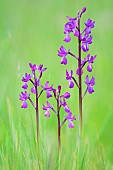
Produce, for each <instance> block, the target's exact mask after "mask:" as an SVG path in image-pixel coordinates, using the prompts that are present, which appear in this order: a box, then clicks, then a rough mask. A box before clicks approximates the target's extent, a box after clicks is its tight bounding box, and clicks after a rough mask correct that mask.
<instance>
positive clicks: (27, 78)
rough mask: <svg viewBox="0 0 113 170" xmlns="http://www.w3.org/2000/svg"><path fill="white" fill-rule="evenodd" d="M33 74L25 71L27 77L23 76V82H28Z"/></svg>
mask: <svg viewBox="0 0 113 170" xmlns="http://www.w3.org/2000/svg"><path fill="white" fill-rule="evenodd" d="M31 77H32V76H31V75H30V74H28V73H25V77H22V81H23V82H28V81H29V80H30V79H31Z"/></svg>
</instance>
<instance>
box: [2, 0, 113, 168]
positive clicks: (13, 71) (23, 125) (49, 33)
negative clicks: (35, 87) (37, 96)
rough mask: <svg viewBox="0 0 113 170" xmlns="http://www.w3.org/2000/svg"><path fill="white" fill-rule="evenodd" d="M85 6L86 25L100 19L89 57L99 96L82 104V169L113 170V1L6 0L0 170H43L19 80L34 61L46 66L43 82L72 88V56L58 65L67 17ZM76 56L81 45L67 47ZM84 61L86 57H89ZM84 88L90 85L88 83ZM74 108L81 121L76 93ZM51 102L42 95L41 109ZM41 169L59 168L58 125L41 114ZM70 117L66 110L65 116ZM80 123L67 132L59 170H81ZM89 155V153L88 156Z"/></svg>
mask: <svg viewBox="0 0 113 170" xmlns="http://www.w3.org/2000/svg"><path fill="white" fill-rule="evenodd" d="M84 6H86V7H87V12H86V13H85V14H84V15H83V18H82V20H83V22H85V21H86V20H87V18H89V17H90V18H91V19H92V20H95V21H96V25H95V29H93V30H92V33H93V37H94V39H93V44H92V45H91V46H90V53H91V54H92V55H94V54H97V59H96V61H95V63H94V69H93V73H92V74H93V75H94V76H95V77H96V85H95V93H94V94H93V95H91V96H90V95H87V96H86V97H85V98H84V102H83V155H82V160H83V161H82V164H84V166H83V165H82V167H81V169H83V168H84V169H86V170H87V169H89V170H90V169H91V170H93V169H95V170H97V169H99V170H100V169H101V170H102V169H108V170H112V169H113V129H112V128H113V73H112V67H113V52H112V50H113V48H112V47H113V1H112V0H108V1H106V0H103V1H95V0H87V1H86V2H85V1H82V0H71V1H70V0H46V1H45V0H1V1H0V64H1V66H0V80H1V81H0V169H1V170H7V169H9V170H10V169H15V170H16V169H18V170H20V169H38V163H39V160H38V158H37V152H36V146H35V113H34V110H33V108H32V107H31V106H30V107H29V109H27V110H22V109H21V108H20V107H21V102H20V101H19V93H20V92H21V85H22V83H21V77H22V76H23V75H24V73H25V72H26V71H30V70H29V67H28V63H29V62H32V63H36V64H37V65H38V64H40V63H43V64H44V66H46V67H47V68H48V70H47V71H46V73H44V76H43V82H45V81H47V80H49V81H50V82H51V84H52V83H54V84H55V86H57V85H58V84H59V83H60V84H61V85H63V92H64V91H66V90H67V89H68V83H67V81H66V80H65V69H66V68H68V69H71V68H72V69H74V68H75V65H76V64H75V62H74V60H73V59H71V58H70V61H69V64H68V65H67V66H66V67H65V66H62V65H60V58H59V57H57V50H58V49H59V47H60V46H61V45H65V44H64V42H63V38H64V35H63V27H64V23H65V22H66V21H67V20H66V18H65V16H66V15H69V16H72V17H74V16H75V15H76V14H77V12H78V11H79V10H80V9H81V8H82V7H84ZM65 46H66V47H67V48H71V49H72V51H73V52H75V54H76V53H77V41H76V40H75V39H73V41H72V42H71V43H69V44H66V45H65ZM83 56H84V55H83ZM84 88H85V86H84ZM69 91H70V92H71V94H72V96H71V99H70V101H69V105H70V107H71V108H72V111H73V113H76V115H77V117H78V103H77V98H78V93H77V89H74V90H69ZM42 103H45V99H44V95H43V97H42V98H41V100H40V109H41V107H42ZM40 114H41V117H40V126H41V128H40V130H41V131H40V132H41V133H40V139H41V142H40V143H41V153H42V154H41V155H42V157H41V161H40V162H41V167H40V169H52V170H54V169H57V168H58V166H57V161H56V160H57V158H56V153H57V133H56V132H57V127H56V124H57V121H56V119H55V116H54V115H52V116H51V118H50V119H49V120H48V119H47V118H45V117H44V116H43V114H44V113H43V111H41V113H40ZM63 114H64V113H63V112H62V115H63ZM77 140H78V121H76V122H75V129H73V130H71V129H68V128H67V126H66V125H65V126H64V127H63V129H62V145H63V152H62V156H61V157H62V158H61V160H62V161H61V163H60V165H59V166H60V167H61V169H68V170H71V169H73V170H74V169H77V144H78V143H77ZM84 155H85V156H84Z"/></svg>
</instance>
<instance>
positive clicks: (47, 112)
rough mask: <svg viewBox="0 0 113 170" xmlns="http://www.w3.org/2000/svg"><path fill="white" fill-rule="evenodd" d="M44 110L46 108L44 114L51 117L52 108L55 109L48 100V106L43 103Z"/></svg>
mask: <svg viewBox="0 0 113 170" xmlns="http://www.w3.org/2000/svg"><path fill="white" fill-rule="evenodd" d="M42 109H43V110H46V112H45V114H44V116H46V117H50V110H51V109H53V105H51V104H50V103H49V102H48V101H46V106H44V105H43V108H42Z"/></svg>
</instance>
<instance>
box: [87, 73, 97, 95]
mask: <svg viewBox="0 0 113 170" xmlns="http://www.w3.org/2000/svg"><path fill="white" fill-rule="evenodd" d="M85 83H86V85H87V90H88V92H89V94H92V93H93V92H94V89H93V86H94V85H95V78H94V77H93V76H92V78H91V80H89V76H88V75H87V76H86V81H85Z"/></svg>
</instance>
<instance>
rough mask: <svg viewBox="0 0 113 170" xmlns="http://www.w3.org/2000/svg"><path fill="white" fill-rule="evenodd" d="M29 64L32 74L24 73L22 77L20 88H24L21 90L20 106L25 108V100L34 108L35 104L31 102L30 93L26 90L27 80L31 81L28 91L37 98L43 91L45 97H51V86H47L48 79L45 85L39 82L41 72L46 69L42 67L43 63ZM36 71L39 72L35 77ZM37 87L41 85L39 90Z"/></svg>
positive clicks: (26, 105)
mask: <svg viewBox="0 0 113 170" xmlns="http://www.w3.org/2000/svg"><path fill="white" fill-rule="evenodd" d="M29 66H30V68H31V71H32V74H29V73H25V76H24V77H22V82H23V83H24V84H23V85H22V88H23V89H24V92H21V95H20V100H22V106H21V107H22V108H24V109H25V108H27V107H28V104H27V100H29V101H30V102H31V104H32V105H33V107H34V108H35V109H36V106H35V104H34V103H33V101H32V99H31V97H30V93H28V92H27V90H28V82H31V83H32V88H31V89H30V92H31V93H33V94H35V95H37V98H39V97H40V96H41V94H42V92H43V91H46V97H47V98H49V97H51V96H52V95H51V90H52V86H49V81H47V82H46V83H45V85H42V84H41V82H40V79H41V78H42V75H43V72H44V71H46V69H47V68H43V64H40V65H39V66H37V65H36V64H31V63H29ZM36 71H38V72H39V76H38V78H37V77H36ZM38 87H41V91H40V92H39V90H38Z"/></svg>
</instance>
